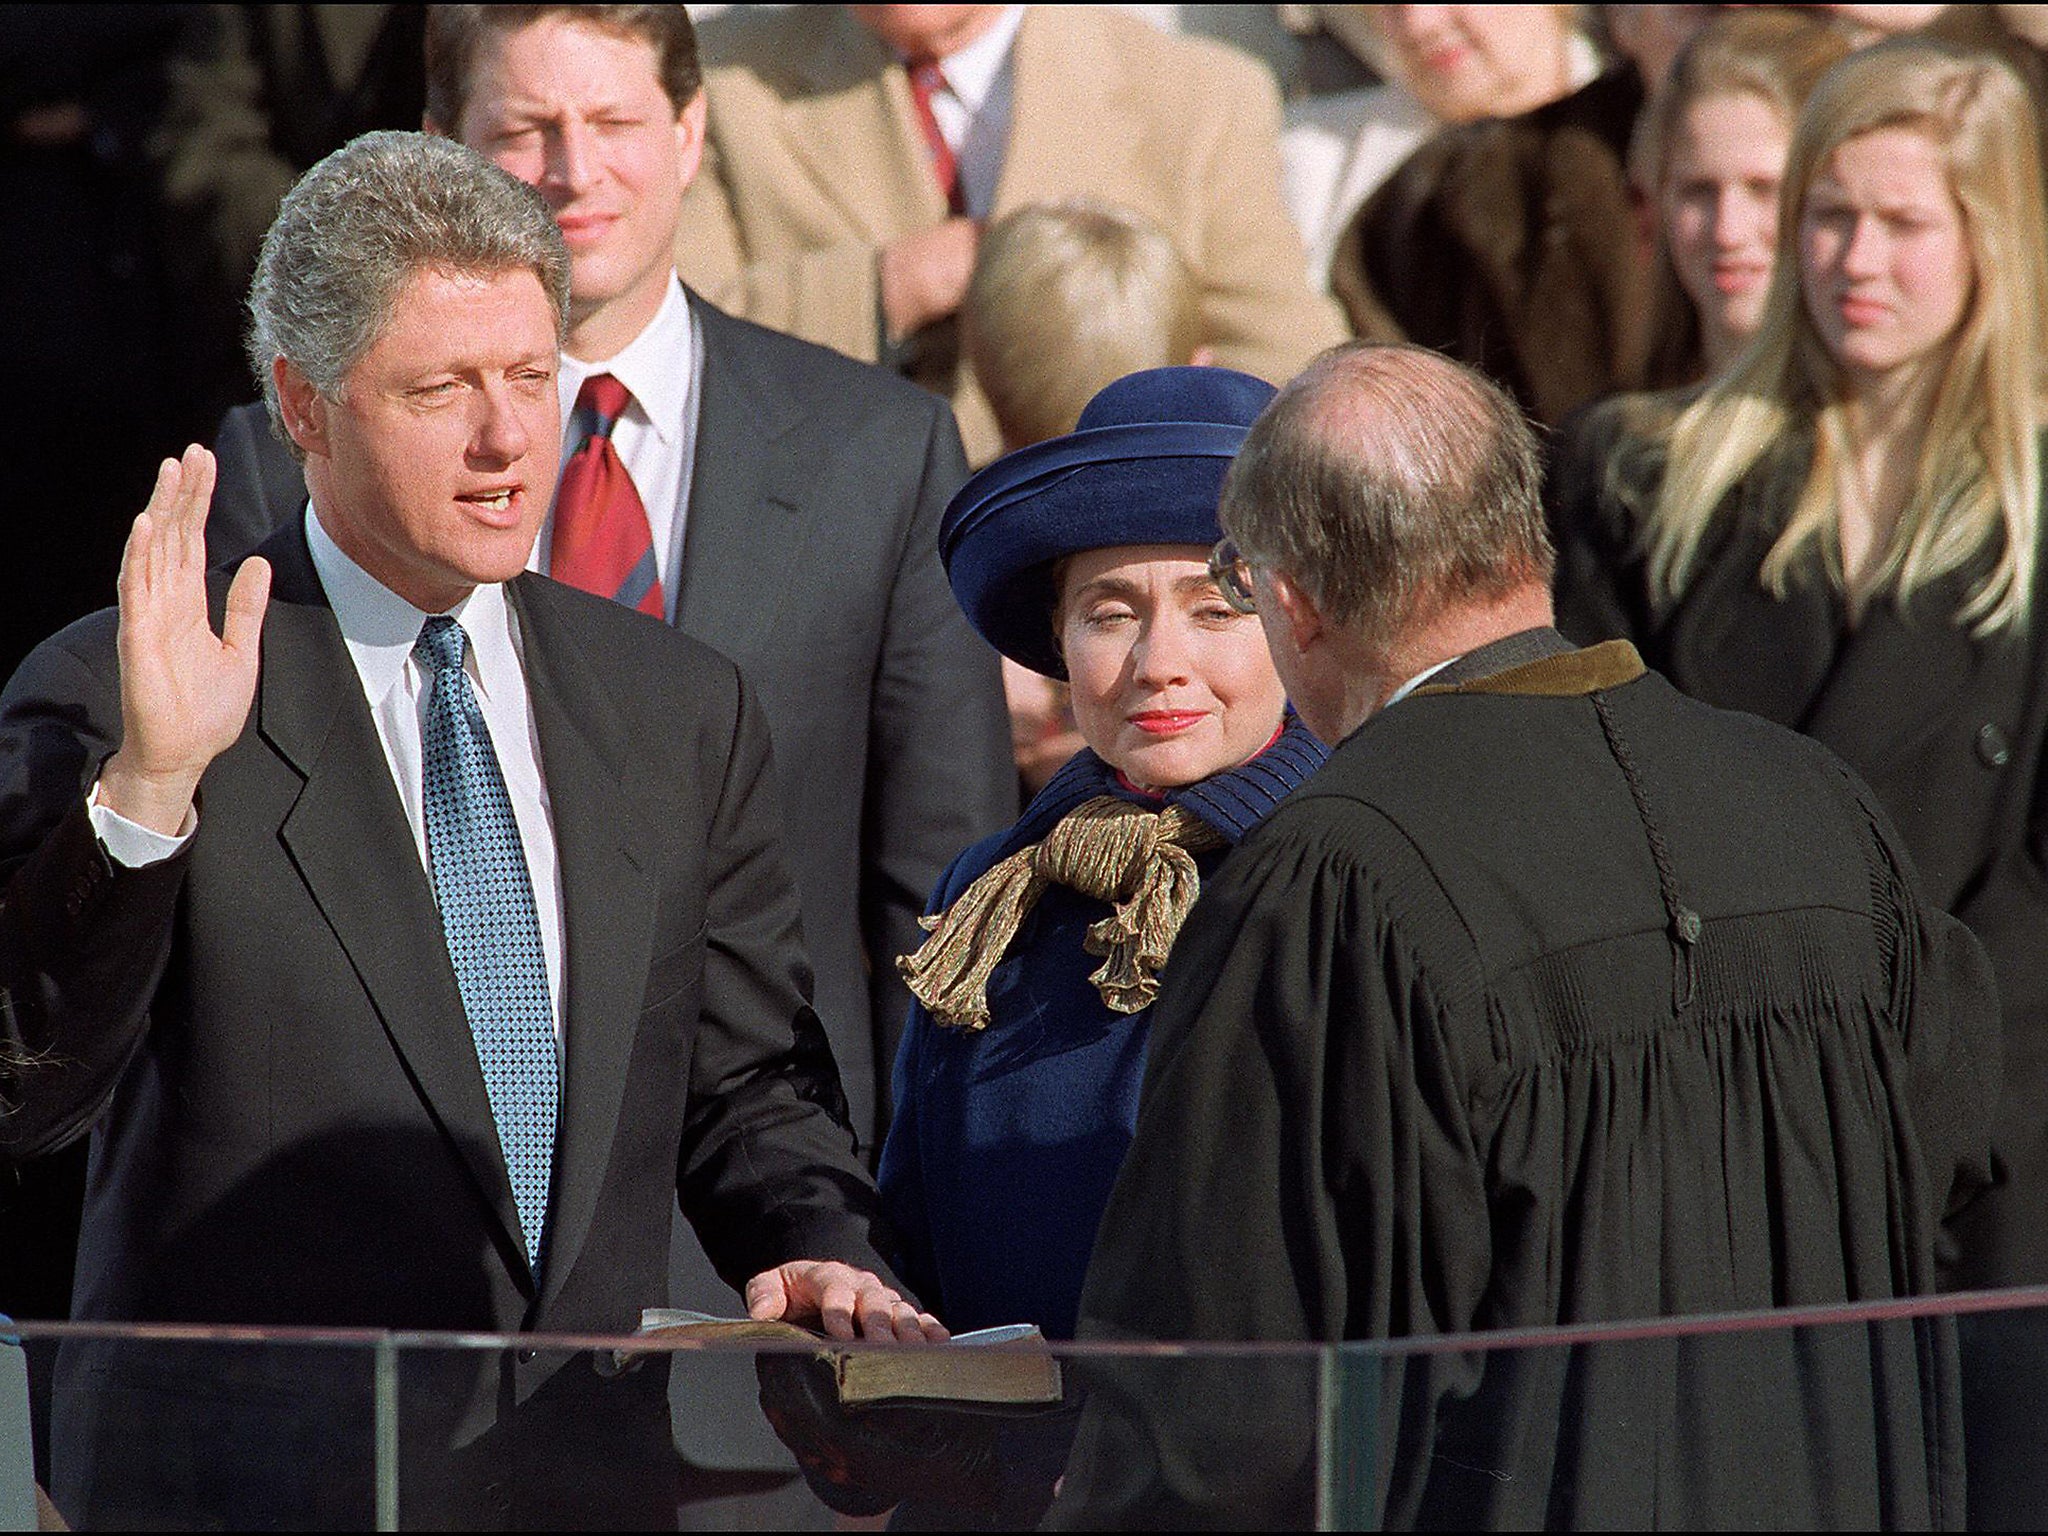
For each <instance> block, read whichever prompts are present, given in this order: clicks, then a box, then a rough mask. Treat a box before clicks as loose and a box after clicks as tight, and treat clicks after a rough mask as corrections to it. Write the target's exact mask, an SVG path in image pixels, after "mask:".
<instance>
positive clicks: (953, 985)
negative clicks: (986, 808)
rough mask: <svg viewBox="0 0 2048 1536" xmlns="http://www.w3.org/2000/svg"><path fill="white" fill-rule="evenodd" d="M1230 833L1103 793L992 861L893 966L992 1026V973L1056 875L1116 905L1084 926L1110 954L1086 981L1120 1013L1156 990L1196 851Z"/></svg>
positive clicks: (946, 1003)
mask: <svg viewBox="0 0 2048 1536" xmlns="http://www.w3.org/2000/svg"><path fill="white" fill-rule="evenodd" d="M1225 843H1226V839H1225V838H1224V836H1223V834H1222V833H1220V832H1218V831H1217V830H1216V829H1215V828H1214V827H1212V826H1210V825H1209V824H1208V823H1207V822H1206V821H1203V820H1202V819H1201V818H1200V817H1199V816H1197V815H1195V814H1194V813H1193V812H1191V811H1187V810H1183V809H1182V808H1181V807H1180V806H1177V805H1170V806H1168V807H1167V808H1166V809H1165V810H1163V811H1148V810H1146V809H1144V808H1143V807H1142V806H1137V805H1133V804H1131V803H1130V802H1129V801H1127V800H1118V799H1116V798H1115V797H1113V796H1110V795H1101V796H1098V797H1097V798H1095V799H1093V800H1089V801H1085V802H1084V803H1082V804H1081V805H1078V806H1076V807H1075V808H1074V809H1073V810H1071V811H1069V812H1068V813H1067V814H1066V815H1065V816H1064V817H1062V818H1061V819H1060V821H1059V824H1058V825H1057V826H1055V827H1054V828H1053V829H1052V830H1051V831H1050V832H1048V833H1047V834H1046V835H1045V840H1044V841H1043V842H1038V843H1033V844H1032V845H1031V846H1030V847H1029V848H1021V849H1019V850H1018V851H1017V852H1015V853H1013V854H1011V855H1010V856H1009V857H1008V858H1007V859H1004V860H1003V861H1002V862H1001V863H1000V864H997V865H994V866H993V867H992V868H990V869H989V870H988V871H987V872H986V873H984V874H983V875H982V876H981V877H980V878H979V879H978V880H976V881H975V882H974V883H973V884H972V885H970V886H968V887H967V889H966V890H964V891H962V892H961V893H960V899H959V900H958V901H956V902H954V903H953V905H952V906H951V907H949V908H947V909H946V910H945V911H944V912H941V913H939V914H938V915H937V916H936V917H924V918H919V919H918V921H919V922H920V923H922V924H923V926H924V930H925V932H926V933H929V934H930V935H931V937H930V938H928V939H926V940H925V941H924V943H923V945H921V946H920V947H919V949H918V951H917V953H916V954H914V955H903V956H901V957H899V958H898V959H897V961H896V968H897V969H898V970H899V971H901V972H902V973H903V979H904V980H905V981H906V982H908V983H909V984H910V991H911V993H912V995H913V996H915V997H916V998H917V1000H918V1001H919V1002H920V1003H923V1004H924V1006H925V1008H926V1010H927V1011H929V1012H930V1014H931V1016H932V1018H933V1019H934V1020H936V1021H937V1022H938V1023H939V1024H941V1025H944V1026H946V1027H948V1028H954V1029H969V1030H973V1029H986V1028H987V1027H988V978H989V976H990V974H991V973H992V972H993V971H994V970H995V968H996V966H997V965H998V964H1000V963H1001V961H1002V958H1003V956H1004V955H1005V954H1006V953H1008V951H1009V948H1010V945H1011V943H1012V942H1013V941H1014V940H1015V939H1016V937H1017V929H1018V928H1019V926H1021V925H1022V923H1023V921H1024V918H1025V915H1026V914H1027V913H1029V912H1030V910H1031V909H1032V907H1034V906H1035V905H1037V902H1038V898H1039V897H1040V896H1042V895H1043V894H1044V893H1045V888H1046V887H1047V886H1048V885H1051V884H1054V883H1057V884H1060V885H1064V886H1067V887H1069V888H1071V889H1073V890H1076V891H1079V892H1080V893H1081V894H1082V895H1083V896H1091V897H1093V898H1094V899H1095V900H1097V901H1106V902H1108V903H1109V904H1110V905H1111V906H1112V907H1113V908H1114V909H1115V910H1114V911H1112V912H1111V913H1110V914H1109V916H1108V917H1105V918H1103V919H1102V920H1101V921H1100V922H1097V923H1091V924H1089V926H1088V937H1087V939H1086V940H1085V941H1084V944H1083V947H1084V948H1085V949H1086V950H1087V952H1088V953H1089V954H1091V955H1101V956H1103V957H1104V959H1103V962H1102V964H1101V965H1100V966H1099V967H1098V968H1097V969H1096V971H1095V974H1094V975H1092V976H1090V977H1089V978H1088V979H1089V980H1090V981H1091V982H1093V983H1094V984H1095V990H1096V991H1098V992H1100V993H1101V994H1102V1000H1103V1002H1104V1003H1106V1004H1108V1005H1109V1006H1110V1007H1111V1008H1113V1009H1115V1010H1116V1011H1117V1012H1118V1013H1138V1012H1140V1011H1142V1010H1144V1009H1146V1008H1149V1007H1151V1006H1152V1002H1153V999H1155V998H1156V997H1158V996H1159V969H1160V967H1161V966H1163V965H1165V964H1166V957H1167V955H1168V954H1170V953H1171V952H1172V950H1173V941H1174V940H1175V939H1176V938H1178V937H1179V936H1180V927H1181V924H1182V923H1184V922H1186V921H1187V917H1188V912H1189V910H1190V909H1191V908H1192V907H1193V906H1194V904H1195V897H1196V896H1197V895H1199V894H1200V892H1201V884H1202V881H1201V875H1200V873H1199V872H1198V871H1197V870H1196V868H1195V861H1194V857H1193V855H1195V854H1197V853H1201V852H1204V851H1206V850H1208V849H1211V848H1221V847H1224V846H1225Z"/></svg>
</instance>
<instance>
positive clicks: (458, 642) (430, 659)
mask: <svg viewBox="0 0 2048 1536" xmlns="http://www.w3.org/2000/svg"><path fill="white" fill-rule="evenodd" d="M412 654H413V659H414V660H415V661H417V662H418V663H419V664H420V665H421V666H422V667H424V668H426V669H427V670H428V671H429V672H433V673H441V672H448V671H455V672H460V671H461V670H462V662H463V658H464V657H465V656H467V655H468V654H469V636H468V635H467V634H465V633H464V632H463V629H462V626H461V625H460V624H458V623H456V622H455V620H453V619H451V618H449V617H448V616H447V615H446V614H443V613H437V614H435V615H434V616H433V617H432V618H430V619H428V620H427V622H426V623H424V624H422V625H421V626H420V637H419V639H417V640H415V641H414V642H413V647H412Z"/></svg>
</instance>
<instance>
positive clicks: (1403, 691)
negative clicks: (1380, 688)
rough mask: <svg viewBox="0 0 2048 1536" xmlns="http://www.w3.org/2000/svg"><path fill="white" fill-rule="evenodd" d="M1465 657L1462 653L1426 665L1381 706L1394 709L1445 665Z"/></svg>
mask: <svg viewBox="0 0 2048 1536" xmlns="http://www.w3.org/2000/svg"><path fill="white" fill-rule="evenodd" d="M1463 659H1464V658H1463V656H1462V655H1458V656H1446V657H1445V658H1444V659H1443V660H1442V661H1440V662H1438V663H1437V664H1436V665H1435V666H1433V667H1424V668H1423V669H1422V670H1421V671H1420V672H1418V673H1416V674H1415V675H1414V676H1413V677H1411V678H1409V679H1408V681H1407V682H1405V683H1403V684H1402V685H1401V686H1400V687H1398V688H1396V689H1395V690H1394V691H1393V693H1392V694H1390V695H1389V696H1388V698H1387V702H1386V703H1384V704H1382V705H1381V706H1380V708H1381V709H1392V708H1393V707H1394V706H1395V705H1396V704H1398V703H1400V702H1401V701H1402V700H1403V699H1405V698H1407V697H1408V695H1409V694H1411V693H1413V692H1414V691H1415V690H1416V689H1418V688H1420V687H1421V686H1422V685H1423V684H1424V683H1426V682H1428V681H1429V680H1430V679H1431V678H1432V677H1435V676H1436V675H1437V673H1439V672H1441V671H1443V669H1444V668H1445V667H1448V666H1449V665H1450V664H1451V663H1452V662H1454V661H1461V660H1463Z"/></svg>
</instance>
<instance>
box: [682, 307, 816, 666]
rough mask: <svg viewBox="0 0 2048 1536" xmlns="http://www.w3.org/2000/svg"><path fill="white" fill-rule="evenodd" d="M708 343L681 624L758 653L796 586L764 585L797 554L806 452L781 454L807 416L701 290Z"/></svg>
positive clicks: (728, 648) (719, 643)
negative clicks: (795, 526)
mask: <svg viewBox="0 0 2048 1536" xmlns="http://www.w3.org/2000/svg"><path fill="white" fill-rule="evenodd" d="M690 302H691V304H692V306H693V307H694V308H695V311H696V313H697V317H698V321H699V324H700V327H701V329H702V333H703V337H704V385H703V389H702V390H701V391H700V394H701V401H700V404H699V406H698V412H697V452H696V465H695V468H694V470H693V471H692V474H691V479H690V490H689V497H690V499H689V510H688V516H687V519H686V521H685V523H684V531H683V564H682V571H681V575H680V589H679V590H678V592H677V594H676V627H677V628H679V629H681V630H682V631H683V632H684V633H685V634H687V635H690V636H692V637H693V638H695V639H698V640H702V641H704V642H705V643H706V644H707V645H711V646H715V647H717V648H718V649H719V650H721V651H724V652H726V653H727V654H728V655H736V656H744V655H747V654H749V653H751V652H752V651H754V650H755V649H756V648H757V646H758V645H759V644H760V643H761V641H762V639H763V638H764V637H765V635H766V634H767V632H768V631H769V630H770V629H771V628H772V626H773V624H774V622H775V617H776V614H777V612H778V611H779V609H778V604H779V603H780V602H781V600H782V599H783V598H784V597H785V596H786V594H787V592H788V589H789V587H790V585H791V583H790V582H789V581H788V580H786V579H783V578H785V577H786V576H787V575H788V572H787V570H784V571H782V572H781V573H780V574H779V575H778V577H777V579H773V580H768V581H765V582H764V581H763V579H762V577H763V574H764V572H766V571H768V570H771V569H774V567H773V565H772V564H771V562H773V561H776V560H787V559H789V558H790V557H791V556H792V555H793V553H794V549H793V540H792V538H791V534H792V533H793V531H794V530H793V524H794V522H795V520H796V518H797V517H798V514H799V512H800V509H801V508H802V507H803V505H804V502H805V499H806V498H805V484H806V481H805V477H806V474H807V473H809V472H810V467H811V461H810V458H809V456H808V455H805V454H798V453H784V452H780V451H778V450H779V448H780V446H781V443H782V440H783V439H784V438H785V437H786V436H787V435H788V434H789V432H790V431H791V429H792V428H794V427H795V426H796V424H797V423H798V422H799V421H801V420H802V419H803V413H802V411H801V410H800V409H799V408H798V407H797V406H795V405H794V404H792V403H791V401H790V397H789V392H788V391H787V389H785V388H781V387H778V381H776V380H774V379H772V378H770V377H767V376H765V375H764V374H763V373H762V372H761V370H760V367H759V363H758V359H757V357H756V356H755V355H753V354H754V349H752V348H750V347H748V346H747V335H746V331H745V329H744V328H743V327H742V326H741V325H740V324H739V323H738V322H736V321H734V320H733V319H732V318H731V317H730V316H727V315H725V314H722V313H721V312H720V311H718V310H717V309H715V308H713V307H712V306H711V305H709V304H706V303H704V302H703V300H701V299H699V298H697V297H696V296H695V295H694V294H693V295H692V296H691V299H690Z"/></svg>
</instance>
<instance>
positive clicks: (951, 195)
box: [910, 61, 967, 214]
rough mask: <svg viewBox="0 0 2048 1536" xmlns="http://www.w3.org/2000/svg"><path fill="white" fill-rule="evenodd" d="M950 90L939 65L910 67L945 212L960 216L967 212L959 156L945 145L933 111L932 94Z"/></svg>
mask: <svg viewBox="0 0 2048 1536" xmlns="http://www.w3.org/2000/svg"><path fill="white" fill-rule="evenodd" d="M948 89H950V87H949V86H947V84H946V75H945V71H944V70H942V69H940V68H939V66H938V65H936V64H934V63H931V62H929V61H927V62H925V63H923V64H913V65H911V66H910V100H911V104H912V105H913V106H915V107H916V108H917V126H918V127H919V128H921V129H923V130H924V142H925V148H926V149H928V150H930V151H931V157H932V174H933V175H934V176H936V177H938V179H939V190H940V191H941V192H943V193H945V194H946V211H947V212H949V213H954V214H961V213H965V212H966V211H967V190H966V188H965V187H963V186H962V185H961V184H960V157H959V156H958V155H956V154H954V153H953V146H952V145H950V144H948V143H947V142H946V135H945V133H944V131H943V130H942V129H941V128H940V127H939V119H938V115H937V114H936V113H934V112H933V111H932V96H933V94H934V93H936V92H938V91H943V90H948Z"/></svg>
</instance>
